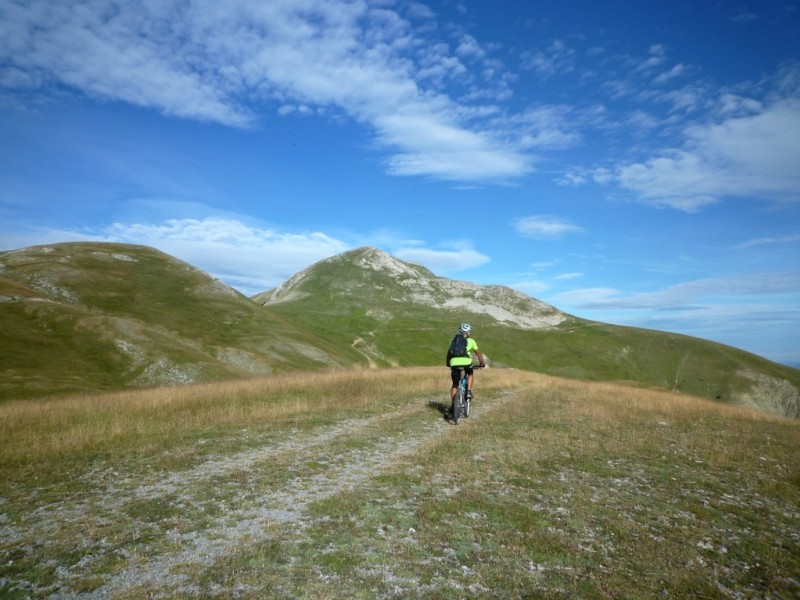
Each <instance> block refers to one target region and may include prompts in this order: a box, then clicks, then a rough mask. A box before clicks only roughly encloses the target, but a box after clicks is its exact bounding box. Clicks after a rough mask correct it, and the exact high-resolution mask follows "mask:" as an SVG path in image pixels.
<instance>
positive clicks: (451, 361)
mask: <svg viewBox="0 0 800 600" xmlns="http://www.w3.org/2000/svg"><path fill="white" fill-rule="evenodd" d="M458 330H459V333H461V334H462V335H463V336H464V337H465V338H466V339H467V352H466V356H453V354H452V345H451V347H450V348H448V349H447V366H448V367H450V378H451V379H452V380H453V386H452V387H451V388H450V414H452V413H453V400H455V397H456V389H458V383H459V380H460V379H461V372H460V371H459V367H465V371H466V373H467V398H469V399H472V380H473V379H474V371H473V368H472V353H473V352H474V353H475V356H477V357H478V366H480V367H485V366H486V364H485V361H484V359H483V354H481V351H480V350H478V342H476V341H475V340H474V339H473V337H472V326H471V325H470V324H469V323H462V324H461V326H460V327H459V328H458Z"/></svg>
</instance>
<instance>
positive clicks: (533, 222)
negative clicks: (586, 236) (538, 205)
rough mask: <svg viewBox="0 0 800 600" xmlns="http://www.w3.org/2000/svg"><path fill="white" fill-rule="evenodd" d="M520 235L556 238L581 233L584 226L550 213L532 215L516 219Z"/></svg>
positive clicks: (515, 222) (515, 223)
mask: <svg viewBox="0 0 800 600" xmlns="http://www.w3.org/2000/svg"><path fill="white" fill-rule="evenodd" d="M514 228H515V229H516V230H517V232H518V233H519V234H520V235H523V236H525V237H530V238H534V239H540V240H541V239H554V238H559V237H562V236H564V235H566V234H568V233H580V232H582V231H583V228H582V227H580V226H579V225H575V224H574V223H572V222H570V221H569V220H567V219H562V218H559V217H553V216H549V215H531V216H529V217H523V218H520V219H517V220H516V221H514Z"/></svg>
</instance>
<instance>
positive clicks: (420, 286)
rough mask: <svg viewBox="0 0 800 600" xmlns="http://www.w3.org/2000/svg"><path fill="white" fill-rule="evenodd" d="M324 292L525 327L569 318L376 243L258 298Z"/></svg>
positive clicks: (266, 300) (267, 300)
mask: <svg viewBox="0 0 800 600" xmlns="http://www.w3.org/2000/svg"><path fill="white" fill-rule="evenodd" d="M337 273H338V274H340V275H339V276H337ZM346 275H350V276H346ZM319 294H323V295H326V296H329V297H331V298H338V299H339V300H338V301H339V302H345V301H346V302H347V303H348V305H350V306H353V305H361V306H365V307H370V306H372V307H373V308H374V307H375V306H377V305H378V303H386V302H388V303H390V304H393V305H395V306H397V305H400V304H408V305H412V306H416V307H419V308H424V309H431V308H433V309H438V310H442V311H445V312H450V313H452V314H453V315H454V317H457V316H458V315H462V314H468V315H477V316H479V317H482V318H484V319H489V320H492V321H495V322H497V323H499V324H503V325H508V326H513V327H518V328H520V329H525V330H547V329H552V328H554V327H556V326H558V325H559V324H561V323H563V322H564V321H565V320H567V318H568V317H567V315H565V314H564V313H562V312H561V311H559V310H557V309H556V308H554V307H553V306H550V305H549V304H546V303H544V302H541V301H540V300H537V299H535V298H532V297H530V296H527V295H526V294H523V293H521V292H517V291H516V290H513V289H511V288H509V287H505V286H499V285H490V286H482V285H478V284H475V283H471V282H468V281H456V280H452V279H447V278H445V277H438V276H436V275H434V274H433V273H432V272H431V271H430V270H428V269H426V268H425V267H422V266H420V265H417V264H414V263H410V262H406V261H403V260H400V259H397V258H394V257H393V256H390V255H389V254H387V253H385V252H382V251H381V250H378V249H377V248H372V247H365V248H359V249H357V250H352V251H350V252H345V253H343V254H339V255H337V256H334V257H331V258H328V259H325V260H323V261H320V262H318V263H316V264H314V265H312V266H310V267H309V268H307V269H305V270H303V271H301V272H299V273H297V274H296V275H294V276H293V277H291V278H290V279H288V280H287V281H286V282H285V283H284V284H282V285H281V286H279V287H277V288H275V289H273V290H270V291H268V292H264V293H262V294H257V295H256V296H254V297H253V299H254V300H255V301H256V302H258V303H259V304H262V305H264V306H271V305H275V304H279V303H282V302H294V301H298V300H301V299H303V298H308V297H311V296H315V295H319ZM387 314H388V312H387ZM456 320H458V319H456Z"/></svg>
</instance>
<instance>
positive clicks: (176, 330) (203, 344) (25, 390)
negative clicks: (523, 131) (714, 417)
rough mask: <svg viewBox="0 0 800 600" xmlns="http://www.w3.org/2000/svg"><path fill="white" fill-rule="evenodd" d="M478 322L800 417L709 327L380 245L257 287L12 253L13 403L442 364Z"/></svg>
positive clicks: (541, 353)
mask: <svg viewBox="0 0 800 600" xmlns="http://www.w3.org/2000/svg"><path fill="white" fill-rule="evenodd" d="M462 321H469V322H471V323H472V325H473V327H474V330H475V337H476V339H477V340H478V341H479V343H480V345H481V349H482V351H483V352H484V353H485V354H486V355H487V356H488V357H489V359H490V364H491V365H492V366H493V367H495V368H498V367H506V368H517V369H523V370H529V371H537V372H542V373H547V374H551V375H557V376H564V377H570V378H575V379H581V380H591V381H620V382H629V383H631V384H633V385H637V386H641V387H644V388H660V389H665V390H670V391H678V392H681V393H688V394H693V395H699V396H702V397H705V398H710V399H714V400H718V401H722V402H728V403H734V404H738V405H744V406H753V407H757V408H759V409H761V410H766V411H768V412H773V413H777V414H782V415H790V416H794V417H800V396H799V394H798V389H800V370H797V369H791V368H789V367H784V366H782V365H778V364H775V363H773V362H770V361H767V360H765V359H763V358H761V357H758V356H755V355H752V354H749V353H746V352H743V351H741V350H738V349H735V348H731V347H728V346H723V345H721V344H716V343H713V342H709V341H706V340H702V339H698V338H692V337H689V336H682V335H675V334H670V333H664V332H656V331H651V330H643V329H635V328H628V327H619V326H612V325H608V324H603V323H596V322H590V321H585V320H582V319H578V318H576V317H574V316H571V315H568V314H565V313H563V312H561V311H559V310H558V309H557V308H555V307H553V306H550V305H547V304H545V303H543V302H541V301H539V300H536V299H535V298H531V297H530V296H527V295H525V294H522V293H519V292H516V291H514V290H512V289H510V288H507V287H503V286H480V285H476V284H473V283H470V282H464V281H454V280H450V279H446V278H442V277H437V276H435V275H434V274H433V273H431V272H430V271H429V270H427V269H425V268H424V267H421V266H419V265H415V264H412V263H407V262H404V261H400V260H397V259H395V258H393V257H391V256H389V255H387V254H385V253H383V252H380V251H378V250H376V249H374V248H360V249H358V250H353V251H351V252H346V253H343V254H340V255H338V256H335V257H332V258H330V259H327V260H324V261H320V262H319V263H317V264H315V265H312V266H311V267H309V268H308V269H306V270H304V271H302V272H300V273H298V274H296V275H295V276H294V277H292V278H291V279H289V280H288V281H287V282H285V283H284V284H283V285H281V286H280V287H279V288H277V289H275V290H270V291H267V292H264V293H262V294H258V295H257V296H255V297H254V298H247V297H245V296H243V295H241V294H239V293H238V292H236V291H235V290H233V289H232V288H230V287H228V286H226V285H225V284H223V283H222V282H220V281H218V280H216V279H214V278H212V277H211V276H209V275H208V274H207V273H204V272H203V271H201V270H199V269H197V268H195V267H193V266H191V265H188V264H186V263H184V262H182V261H179V260H177V259H175V258H174V257H171V256H168V255H166V254H163V253H161V252H158V251H157V250H154V249H152V248H146V247H141V246H132V245H123V244H101V243H74V244H55V245H49V246H38V247H33V248H26V249H21V250H16V251H12V252H3V253H0V343H2V347H3V350H4V351H3V352H2V353H0V400H3V399H11V398H33V397H41V396H48V395H64V394H69V393H81V392H87V391H94V392H102V391H112V390H121V389H130V388H142V387H157V386H162V385H176V384H181V385H183V384H187V383H196V382H212V381H223V380H231V379H242V378H250V377H255V376H260V375H267V374H275V373H281V372H290V371H319V370H325V369H330V368H352V367H365V366H371V367H382V366H403V367H407V366H415V365H442V364H443V363H444V354H445V352H446V348H447V344H448V342H449V339H450V337H451V336H452V334H453V333H454V332H455V329H456V326H457V324H458V323H459V322H462Z"/></svg>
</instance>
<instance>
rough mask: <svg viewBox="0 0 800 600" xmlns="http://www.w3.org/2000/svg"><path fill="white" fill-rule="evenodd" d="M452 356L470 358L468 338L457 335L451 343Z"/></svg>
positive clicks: (461, 334)
mask: <svg viewBox="0 0 800 600" xmlns="http://www.w3.org/2000/svg"><path fill="white" fill-rule="evenodd" d="M450 356H469V353H468V352H467V336H465V335H464V334H463V333H457V334H456V336H455V337H454V338H453V341H451V342H450Z"/></svg>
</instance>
